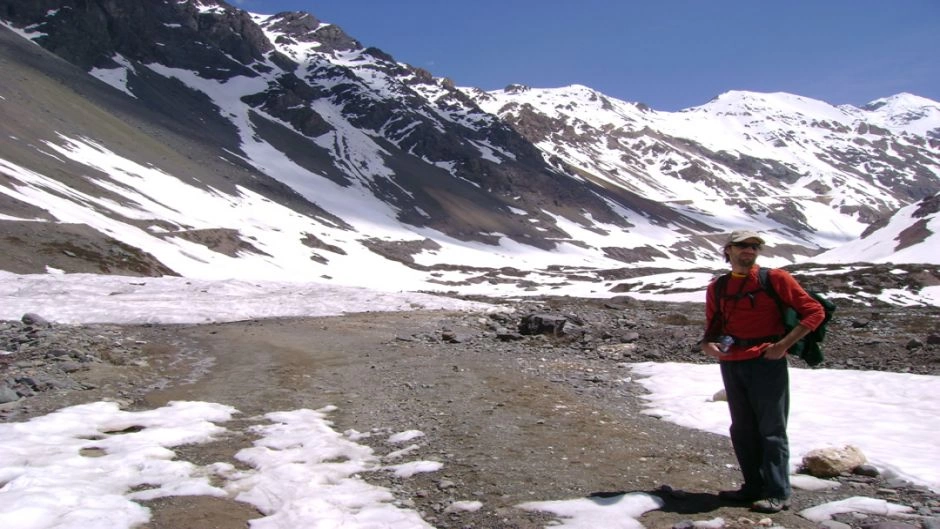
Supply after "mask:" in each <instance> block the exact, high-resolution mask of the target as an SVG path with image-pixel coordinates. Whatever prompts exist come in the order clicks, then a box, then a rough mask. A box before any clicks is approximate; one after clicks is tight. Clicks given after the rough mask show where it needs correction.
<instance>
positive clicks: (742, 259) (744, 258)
mask: <svg viewBox="0 0 940 529" xmlns="http://www.w3.org/2000/svg"><path fill="white" fill-rule="evenodd" d="M755 262H757V256H750V255H739V256H738V265H739V266H742V267H748V268H750V267H752V266H754V263H755Z"/></svg>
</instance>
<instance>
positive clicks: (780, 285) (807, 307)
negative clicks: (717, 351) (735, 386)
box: [705, 266, 826, 361]
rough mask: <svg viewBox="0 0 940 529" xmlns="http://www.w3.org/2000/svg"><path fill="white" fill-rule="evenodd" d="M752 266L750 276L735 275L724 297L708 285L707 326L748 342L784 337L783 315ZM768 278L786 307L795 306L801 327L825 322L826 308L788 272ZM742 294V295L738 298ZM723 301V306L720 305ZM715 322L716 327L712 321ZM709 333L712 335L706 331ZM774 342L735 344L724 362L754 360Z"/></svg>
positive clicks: (772, 272) (773, 272)
mask: <svg viewBox="0 0 940 529" xmlns="http://www.w3.org/2000/svg"><path fill="white" fill-rule="evenodd" d="M759 268H760V267H758V266H753V267H751V270H750V272H749V273H748V275H747V277H743V278H742V277H736V276H735V274H732V275H731V277H730V278H729V279H728V283H727V286H726V287H725V293H724V298H723V299H721V300H718V299H717V294H716V292H715V281H712V282H711V284H709V285H708V291H707V293H706V295H705V321H706V325H714V329H715V330H714V331H713V332H719V333H721V334H727V335H731V336H734V337H735V338H737V339H741V340H747V339H753V338H764V337H772V336H778V337H781V338H782V337H783V334H784V330H785V329H784V327H783V316H782V315H781V314H780V310H779V309H778V308H777V303H776V302H775V301H774V299H773V298H772V297H770V294H768V293H767V292H765V291H763V290H761V288H760V282H759V281H758V279H757V270H758V269H759ZM768 279H769V280H770V283H771V285H772V286H773V288H774V290H775V291H776V292H777V295H778V296H779V297H780V300H781V301H782V302H783V304H784V305H786V306H789V307H792V308H793V309H794V310H795V311H796V312H797V314H799V315H800V317H801V319H800V325H803V326H804V327H806V328H808V329H809V330H811V331H812V330H816V327H819V325H820V324H821V323H822V322H823V319H824V318H825V317H826V313H825V311H824V310H823V307H822V305H820V304H819V302H817V301H816V300H815V299H813V298H812V297H811V296H810V295H809V294H807V293H806V291H805V290H803V287H801V286H800V284H799V283H798V282H797V281H796V279H794V278H793V276H791V275H790V273H789V272H787V271H786V270H780V269H776V268H775V269H771V270H770V274H769V277H768ZM738 293H740V294H742V296H740V297H738V296H737V294H738ZM719 301H720V303H719ZM713 320H714V324H712V321H713ZM706 332H710V331H709V330H706ZM770 343H772V341H767V342H763V343H757V344H752V345H749V346H739V345H732V346H731V348H730V349H729V350H728V353H727V354H725V355H724V356H723V357H722V360H723V361H724V360H750V359H752V358H757V357H759V356H760V355H761V353H762V352H763V350H764V349H766V348H767V346H768V344H770Z"/></svg>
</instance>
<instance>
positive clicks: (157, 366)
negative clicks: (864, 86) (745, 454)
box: [0, 297, 940, 529]
mask: <svg viewBox="0 0 940 529" xmlns="http://www.w3.org/2000/svg"><path fill="white" fill-rule="evenodd" d="M499 303H500V305H501V308H500V310H499V311H497V312H494V313H491V314H457V313H425V312H415V313H407V314H400V313H399V314H388V313H372V314H359V315H348V316H343V317H333V318H310V319H297V320H268V321H248V322H238V323H230V324H218V325H200V326H136V327H135V326H117V325H93V326H66V325H47V324H44V323H43V322H42V321H41V320H39V319H36V320H30V319H27V320H26V321H27V322H28V323H24V322H22V321H21V322H0V351H5V354H2V355H0V402H3V403H4V404H0V421H4V422H11V421H23V420H27V419H29V418H30V417H34V416H37V415H40V414H44V413H47V412H49V411H52V410H54V409H57V408H60V407H62V406H65V405H69V404H76V403H80V402H87V401H93V400H102V399H117V400H120V401H122V402H124V403H125V404H126V405H127V407H128V408H131V409H133V408H147V407H153V406H157V405H161V404H163V403H165V402H167V401H169V400H176V399H198V400H210V401H214V402H222V403H226V404H231V405H233V406H235V407H237V408H239V409H240V410H241V411H242V412H244V413H245V414H247V415H252V414H257V413H260V412H265V411H276V410H284V409H296V408H298V407H310V408H320V407H322V406H325V405H327V404H333V405H336V406H338V407H339V410H338V411H337V412H336V414H335V417H334V422H335V425H336V429H337V430H338V431H345V430H346V429H355V430H357V431H361V432H378V431H386V432H394V431H404V430H408V429H418V430H421V431H423V432H425V433H426V438H425V439H424V441H423V442H422V443H421V445H420V446H419V448H418V449H417V451H416V452H415V453H412V454H409V457H410V458H421V459H432V460H439V461H441V462H442V463H444V469H443V470H442V471H441V472H439V473H432V474H422V475H418V476H415V477H413V478H409V479H398V478H395V477H394V476H393V475H392V474H389V473H375V474H373V475H368V476H364V477H365V478H366V479H367V480H369V481H372V482H375V483H377V484H379V485H382V486H384V487H388V488H389V489H390V490H392V491H393V492H394V494H395V496H396V498H397V501H398V502H399V503H400V504H401V505H403V506H407V507H410V508H414V509H417V510H418V511H419V512H421V513H422V515H423V516H424V518H425V519H426V520H428V522H429V523H431V524H432V525H434V526H435V527H438V528H442V529H450V528H453V529H458V528H460V529H462V528H469V527H474V528H507V529H508V528H535V527H544V526H546V525H549V524H550V523H551V518H550V517H549V516H548V515H546V514H544V513H531V512H527V511H522V510H520V509H517V508H515V506H516V505H518V504H519V503H522V502H524V501H530V500H547V499H570V498H577V497H586V496H591V495H594V496H595V497H599V496H605V495H612V494H616V493H619V492H625V491H626V492H629V491H643V492H651V493H654V494H657V495H660V496H662V497H663V498H664V500H665V502H666V503H665V506H664V507H663V508H662V509H660V510H657V511H653V512H650V513H648V514H647V515H645V516H644V517H643V518H642V519H641V523H643V524H644V526H645V527H689V526H691V525H690V524H691V523H692V522H694V521H699V522H700V521H703V520H710V519H713V518H716V517H722V518H724V519H725V520H726V527H751V526H755V525H759V524H763V525H774V524H775V525H778V526H783V527H814V526H815V525H814V524H813V523H810V522H809V521H807V520H805V519H802V518H800V517H799V516H798V515H797V514H795V513H796V511H798V510H800V509H804V508H807V507H810V506H813V505H817V504H820V503H824V502H827V501H834V500H836V499H841V498H845V497H850V496H870V497H876V498H883V499H887V500H889V501H892V502H895V503H901V504H904V505H908V506H910V507H912V508H913V509H914V512H915V513H916V516H914V517H911V518H905V519H900V520H899V519H896V518H895V519H890V520H888V519H883V518H880V517H878V516H872V515H869V516H865V517H859V516H857V515H852V514H846V515H839V516H838V517H837V520H836V521H835V522H834V523H833V524H832V525H831V527H858V528H861V527H879V528H887V527H911V528H919V527H923V528H928V529H936V528H937V527H940V521H938V520H940V498H938V496H937V495H936V494H934V493H931V492H930V491H928V490H925V489H924V488H922V487H917V486H914V485H911V484H909V483H904V482H898V481H893V480H887V479H884V478H881V477H878V476H874V477H866V476H860V475H843V476H841V477H839V478H837V481H838V482H840V483H841V487H839V488H837V489H835V490H832V491H828V492H808V491H796V493H795V495H794V498H793V500H794V508H793V510H791V511H789V512H784V513H780V514H778V515H773V516H770V517H763V516H757V515H754V514H753V513H750V512H749V511H748V510H747V508H746V507H743V506H738V505H727V504H723V503H722V502H720V501H719V500H718V499H717V496H715V492H716V491H717V490H719V489H722V488H730V487H733V486H735V485H736V480H737V479H738V472H737V470H736V469H735V468H734V461H733V456H732V454H731V450H730V446H729V443H728V441H727V439H726V438H724V437H721V436H715V435H711V434H705V433H701V432H695V431H690V430H687V429H683V428H679V427H677V426H674V425H671V424H668V423H665V422H663V421H659V420H657V419H655V418H653V417H650V416H648V415H645V414H642V413H641V409H642V405H643V400H642V396H643V389H642V387H640V386H639V385H637V384H634V383H631V382H625V380H626V379H629V366H628V365H629V363H632V362H637V361H681V362H711V360H710V359H708V358H706V357H704V356H703V355H702V354H701V353H700V352H699V351H698V349H697V347H696V345H695V344H696V342H697V341H698V339H699V337H700V335H701V329H702V325H703V321H702V320H703V313H702V306H701V304H690V303H659V302H639V301H636V300H633V299H631V298H626V297H623V298H615V299H610V300H586V299H571V298H557V299H551V298H539V299H526V300H518V301H514V302H506V301H499ZM529 315H538V318H536V320H537V321H542V322H543V323H545V322H548V323H552V322H554V323H555V324H556V325H560V324H561V322H564V323H563V326H562V328H561V329H560V331H558V332H549V333H548V334H544V333H538V334H524V333H522V332H520V330H523V331H524V330H525V329H524V328H523V329H520V324H521V323H522V322H523V321H527V322H531V321H532V320H531V319H526V318H525V317H526V316H529ZM39 316H41V315H39ZM938 316H940V310H938V309H937V308H923V307H922V308H903V309H900V308H891V307H888V306H882V307H878V308H872V307H869V306H856V305H851V304H847V303H843V304H841V305H840V308H839V312H838V317H837V318H836V319H835V320H834V322H833V323H832V325H831V327H830V334H829V337H828V338H827V343H826V346H827V347H826V354H827V361H826V363H825V367H829V368H835V369H843V368H850V369H877V370H884V371H895V372H910V373H920V374H930V375H940V354H938V341H940V340H938V334H937V333H938V321H940V317H938ZM522 327H525V326H524V325H523V326H522ZM792 364H793V365H794V366H800V361H799V360H792ZM370 439H374V440H370ZM250 441H251V439H250V438H248V437H246V436H240V437H239V436H235V437H233V438H230V439H227V440H225V441H224V442H220V443H213V444H210V445H209V446H199V447H186V448H183V449H180V450H178V453H179V457H181V458H189V459H190V460H193V461H202V462H206V461H213V460H215V459H216V458H225V457H231V454H232V453H234V451H235V450H237V449H239V448H241V447H244V446H247V445H248V444H249V443H250ZM363 442H364V443H366V444H370V446H373V448H374V449H375V450H376V452H377V453H378V454H384V453H386V452H388V451H389V448H388V446H386V445H384V444H383V443H380V442H379V441H378V440H377V437H375V438H366V439H364V440H363ZM457 500H479V501H481V502H483V505H484V508H482V509H480V510H479V511H475V512H464V511H459V510H458V511H456V512H451V510H452V509H448V507H449V506H450V505H451V504H452V503H453V502H454V501H457ZM148 507H150V508H151V509H152V511H153V513H154V514H153V521H152V523H151V524H150V525H148V526H147V527H149V528H150V529H163V528H167V529H168V528H171V527H173V528H175V527H182V526H186V527H190V528H195V529H199V528H209V527H226V528H227V527H245V526H246V525H245V524H246V523H247V520H249V519H251V518H254V517H257V516H258V514H257V513H256V512H254V511H253V509H251V508H250V506H246V505H243V504H236V503H235V502H232V501H221V500H215V499H207V498H175V499H167V500H160V501H156V502H151V503H150V504H149V505H148ZM838 523H841V524H845V525H842V526H840V525H838ZM889 523H891V524H894V525H887V524H889Z"/></svg>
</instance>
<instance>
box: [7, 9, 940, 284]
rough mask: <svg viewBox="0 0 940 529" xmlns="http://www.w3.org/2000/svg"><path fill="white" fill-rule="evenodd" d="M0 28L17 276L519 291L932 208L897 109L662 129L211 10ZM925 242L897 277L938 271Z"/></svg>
mask: <svg viewBox="0 0 940 529" xmlns="http://www.w3.org/2000/svg"><path fill="white" fill-rule="evenodd" d="M0 19H2V21H3V27H0V64H2V65H3V71H4V75H3V81H2V83H0V115H2V120H0V133H2V134H3V137H4V142H3V143H2V144H0V225H2V226H3V232H4V238H3V240H2V241H0V244H2V245H3V253H4V256H5V257H4V259H0V267H2V268H4V269H7V270H10V271H14V272H18V273H26V272H43V271H46V270H50V269H51V270H64V271H68V272H104V273H129V274H140V275H154V274H179V275H184V276H187V277H199V278H219V277H235V278H243V279H265V278H277V279H294V280H310V279H318V280H328V281H334V282H337V283H341V284H357V285H365V286H384V287H386V288H388V287H390V286H391V287H393V288H401V289H415V288H423V289H438V290H449V289H453V290H457V289H459V290H462V291H473V290H474V288H475V287H476V286H487V287H490V288H493V287H499V286H501V285H509V286H511V287H512V288H515V289H517V290H520V289H521V290H525V289H526V288H528V287H530V286H531V285H533V284H536V283H541V284H546V283H548V284H552V283H555V284H558V285H563V284H570V283H571V282H579V281H580V282H584V283H586V284H588V283H597V282H598V281H600V279H599V278H600V277H602V274H599V273H598V271H599V270H605V269H624V268H625V267H629V268H631V269H632V268H637V267H640V266H642V267H647V268H655V269H663V268H665V269H692V268H699V267H710V266H714V265H718V264H720V262H721V258H720V255H719V253H718V252H717V250H716V248H717V244H718V243H719V241H720V240H721V237H722V234H723V233H725V232H727V231H728V230H730V229H734V228H738V227H743V226H747V227H759V228H761V229H763V230H764V231H765V232H767V233H768V234H769V239H770V242H771V243H772V245H771V246H772V247H771V248H769V249H768V260H769V261H770V262H772V263H775V264H784V263H786V262H792V261H796V260H807V259H810V258H811V257H812V256H814V255H816V254H818V253H819V252H821V251H824V250H826V249H833V248H838V247H840V246H842V245H845V244H848V243H851V242H852V241H855V240H856V239H858V238H859V237H860V236H861V235H862V234H863V233H865V231H866V230H867V229H869V228H870V226H872V225H873V224H875V223H879V222H884V220H885V219H886V218H888V217H890V216H891V215H892V214H894V213H895V212H896V211H898V210H900V209H901V208H904V207H906V206H909V205H912V204H915V203H917V202H918V201H921V200H923V199H925V198H927V197H930V196H934V195H935V194H936V193H937V192H938V191H940V104H938V103H936V102H933V101H930V100H926V99H923V98H919V97H916V96H913V95H910V94H900V95H897V96H893V97H890V98H887V99H883V100H878V101H875V102H873V103H872V104H870V105H868V106H866V107H865V108H854V107H833V106H831V105H828V104H826V103H824V102H821V101H814V100H810V99H806V98H803V97H799V96H795V95H790V94H756V93H749V92H732V93H727V94H722V95H721V96H719V97H717V98H716V99H715V100H713V101H711V102H709V103H707V104H705V105H702V106H700V107H696V108H691V109H687V110H685V111H683V112H678V113H665V112H657V111H655V110H652V109H650V108H648V107H645V106H644V105H642V104H636V103H627V102H623V101H618V100H616V99H613V98H610V97H606V96H604V95H603V94H600V93H598V92H596V91H594V90H591V89H590V88H587V87H581V86H572V87H566V88H558V89H529V88H525V87H521V86H513V87H508V88H507V89H505V90H501V91H496V92H490V93H485V92H482V91H479V90H476V89H472V88H459V87H456V86H455V85H454V84H453V83H452V82H451V81H450V80H448V79H442V78H437V77H434V76H433V75H432V74H431V73H430V72H427V71H424V70H421V69H419V68H413V67H411V66H409V65H406V64H402V63H399V62H397V61H396V60H395V59H394V58H393V57H392V56H391V55H389V54H387V53H385V52H383V51H382V50H378V49H375V48H364V47H363V46H361V45H360V44H359V43H358V42H357V41H356V40H355V39H354V38H353V37H351V36H349V35H346V34H345V33H344V32H343V31H342V30H341V29H340V28H338V27H336V26H335V25H331V24H328V23H324V22H322V21H319V20H317V19H316V18H315V17H314V16H313V15H310V14H307V13H280V14H277V15H270V16H269V15H256V14H250V13H247V12H245V11H242V10H239V9H236V8H234V7H232V6H229V5H227V4H225V3H223V2H220V1H216V0H188V1H180V2H164V1H161V0H141V1H138V2H133V3H128V4H127V5H125V4H124V3H121V4H120V5H118V4H112V3H95V4H88V3H86V2H80V1H78V0H29V1H27V0H0ZM36 44H38V46H37V45H36ZM900 215H901V216H899V217H898V218H899V219H901V218H909V217H907V216H905V215H906V214H900ZM931 215H935V212H934V213H933V214H931ZM931 218H932V217H931ZM916 222H917V223H921V224H923V223H922V222H921V219H918V220H917V221H916ZM924 222H927V224H923V225H924V226H927V227H926V228H925V229H926V230H927V232H928V233H927V234H925V236H924V237H923V238H921V239H919V242H917V243H916V244H915V245H914V246H915V248H914V250H911V251H909V252H907V253H905V254H902V256H903V257H904V258H905V259H914V260H915V261H923V262H937V261H940V257H937V251H936V250H933V248H936V247H937V246H936V237H935V236H934V235H933V234H934V233H935V232H933V231H931V230H930V229H929V227H930V226H931V224H929V219H928V221H924ZM832 252H836V253H838V250H833V251H832ZM832 252H829V253H827V254H824V255H831V254H832ZM925 255H926V256H927V257H924V256H925ZM821 257H822V256H821ZM934 257H937V258H936V259H935V260H931V259H933V258H934ZM363 270H368V271H369V272H368V273H363ZM390 283H391V284H390ZM601 288H603V287H601Z"/></svg>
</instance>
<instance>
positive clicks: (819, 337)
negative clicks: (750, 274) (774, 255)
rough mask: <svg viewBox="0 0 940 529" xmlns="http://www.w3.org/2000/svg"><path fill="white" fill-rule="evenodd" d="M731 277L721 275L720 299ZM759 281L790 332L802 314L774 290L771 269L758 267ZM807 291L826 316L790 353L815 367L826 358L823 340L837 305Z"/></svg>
mask: <svg viewBox="0 0 940 529" xmlns="http://www.w3.org/2000/svg"><path fill="white" fill-rule="evenodd" d="M730 277H731V274H725V275H723V276H721V277H719V278H718V280H717V282H716V283H715V293H716V294H717V295H718V298H719V299H720V298H723V297H725V290H726V287H727V285H728V279H729V278H730ZM757 281H758V283H759V284H760V289H761V290H763V291H764V292H766V293H767V295H768V296H770V298H771V299H773V300H774V302H775V303H776V304H777V308H778V309H780V314H781V315H782V316H783V327H784V334H786V333H788V332H790V330H792V329H793V328H794V327H796V326H797V324H798V323H799V322H800V315H799V314H797V313H796V311H795V310H793V308H791V307H789V306H787V305H786V304H784V303H783V300H782V299H780V296H778V295H777V291H776V290H774V286H773V284H771V282H770V269H769V268H763V267H762V268H760V269H758V270H757ZM806 293H807V294H809V295H810V297H812V298H813V299H815V300H816V301H817V302H819V304H820V305H822V308H823V311H825V313H826V316H825V318H823V321H822V323H820V324H819V327H817V328H816V330H815V331H810V333H809V334H807V335H806V336H804V337H803V338H802V339H800V341H798V342H796V343H795V344H793V347H791V348H790V354H792V355H794V356H798V357H799V358H802V359H803V361H804V362H806V365H808V366H810V367H815V366H817V365H819V364H821V363H822V361H823V360H824V356H823V351H822V341H823V340H824V339H825V338H826V329H827V327H828V326H829V321H830V320H832V316H833V313H835V311H836V305H835V303H833V302H832V301H830V300H829V299H827V298H826V297H825V296H823V295H822V294H820V293H819V292H816V291H814V290H807V291H806Z"/></svg>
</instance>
